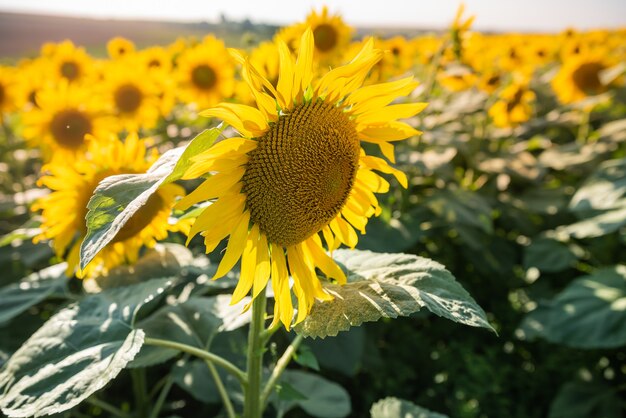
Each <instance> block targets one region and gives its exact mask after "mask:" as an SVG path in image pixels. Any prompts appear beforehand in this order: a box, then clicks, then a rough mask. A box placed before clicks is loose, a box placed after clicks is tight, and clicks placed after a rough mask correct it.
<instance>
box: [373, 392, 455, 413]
mask: <svg viewBox="0 0 626 418" xmlns="http://www.w3.org/2000/svg"><path fill="white" fill-rule="evenodd" d="M370 414H371V415H370V416H371V418H405V417H415V418H448V417H447V415H442V414H438V413H436V412H432V411H429V410H428V409H424V408H422V407H421V406H417V405H415V404H414V403H412V402H409V401H405V400H403V399H398V398H393V397H389V398H385V399H381V400H379V401H378V402H376V403H375V404H374V405H372V409H371V410H370Z"/></svg>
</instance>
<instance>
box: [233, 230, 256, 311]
mask: <svg viewBox="0 0 626 418" xmlns="http://www.w3.org/2000/svg"><path fill="white" fill-rule="evenodd" d="M258 241H259V226H258V225H253V226H252V229H251V230H250V234H249V235H248V238H247V239H246V246H245V247H244V249H243V254H242V255H241V274H240V275H239V282H238V283H237V287H235V291H234V292H233V298H232V299H231V301H230V304H231V305H235V304H237V303H239V302H241V300H242V299H243V298H244V297H245V296H246V295H247V294H248V292H250V289H251V288H252V284H253V283H254V272H255V270H256V250H257V242H258Z"/></svg>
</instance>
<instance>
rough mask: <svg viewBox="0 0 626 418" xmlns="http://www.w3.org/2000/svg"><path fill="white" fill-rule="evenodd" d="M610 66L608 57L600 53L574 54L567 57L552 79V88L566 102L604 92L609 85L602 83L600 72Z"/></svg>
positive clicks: (562, 101)
mask: <svg viewBox="0 0 626 418" xmlns="http://www.w3.org/2000/svg"><path fill="white" fill-rule="evenodd" d="M609 66H610V64H609V63H608V62H607V61H606V59H605V58H604V57H603V56H602V55H599V54H598V55H592V54H589V53H585V54H577V55H573V56H571V57H569V58H568V59H566V61H565V62H564V63H563V65H562V66H561V69H560V70H559V72H558V74H557V75H556V76H555V77H554V78H553V79H552V88H553V89H554V92H555V93H556V95H557V97H558V99H559V100H560V101H561V103H564V104H569V103H574V102H577V101H580V100H582V99H584V98H586V97H588V96H594V95H597V94H600V93H604V92H605V91H606V90H607V89H608V86H606V85H604V84H603V83H602V80H601V79H600V74H601V72H602V71H603V70H606V69H607V68H609Z"/></svg>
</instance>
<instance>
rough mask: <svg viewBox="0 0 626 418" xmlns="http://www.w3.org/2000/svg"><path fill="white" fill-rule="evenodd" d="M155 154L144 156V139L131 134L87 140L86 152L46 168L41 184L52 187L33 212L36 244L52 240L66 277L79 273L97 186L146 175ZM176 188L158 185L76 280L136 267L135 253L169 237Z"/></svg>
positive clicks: (173, 228)
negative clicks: (37, 215)
mask: <svg viewBox="0 0 626 418" xmlns="http://www.w3.org/2000/svg"><path fill="white" fill-rule="evenodd" d="M157 157H158V155H157V153H156V152H152V153H147V152H146V146H145V143H144V141H143V140H140V139H138V137H137V135H136V134H130V135H128V137H127V138H126V140H125V141H124V142H121V141H120V140H118V139H117V138H115V137H107V138H106V139H96V138H93V137H90V139H89V152H88V153H86V154H85V155H84V156H82V157H80V158H78V159H76V160H75V161H74V162H72V163H70V164H68V163H67V162H65V161H59V162H56V163H52V164H48V165H46V166H45V167H44V169H43V170H44V172H45V173H46V174H45V175H44V176H43V177H41V179H40V180H39V184H40V185H42V186H46V187H48V188H49V189H51V191H52V192H51V193H50V194H48V195H46V196H44V197H42V198H40V199H39V200H38V201H37V202H36V203H35V204H34V206H33V210H41V211H42V224H41V234H39V235H38V236H37V237H35V239H34V241H35V242H38V241H41V240H52V247H53V248H54V251H55V253H56V255H57V256H58V257H60V258H62V259H65V260H66V261H67V263H68V267H67V274H68V275H71V274H74V272H75V271H76V269H77V266H78V261H79V250H80V244H81V241H82V239H83V238H84V237H85V234H86V232H87V230H86V225H85V215H86V214H87V203H88V202H89V199H90V198H91V195H92V194H93V192H94V190H95V188H96V186H97V185H98V183H99V182H100V181H101V180H102V179H104V178H105V177H108V176H111V175H116V174H134V173H143V172H145V171H146V170H147V169H148V168H149V167H150V165H151V164H152V163H153V162H154V161H155V160H156V159H157ZM183 194H184V191H183V190H182V188H181V187H180V186H177V185H174V184H168V185H166V186H163V187H161V188H160V189H159V190H158V191H157V192H156V193H155V194H154V195H152V196H151V197H150V199H148V202H147V203H146V204H145V205H144V206H142V207H141V208H140V209H139V211H138V212H136V213H135V215H133V216H132V217H131V218H130V219H129V220H128V222H127V223H126V224H125V225H124V227H122V229H121V230H120V231H119V232H118V233H117V235H116V236H115V238H113V240H112V241H111V242H110V243H109V244H108V245H107V246H106V247H105V248H104V249H103V250H102V251H101V252H100V253H99V254H98V255H97V256H96V257H95V258H94V260H93V261H92V262H91V263H90V264H89V265H88V266H87V268H86V269H85V271H76V274H77V276H78V277H92V276H94V275H97V274H106V272H107V271H108V270H109V269H111V268H112V267H115V266H117V265H120V264H123V263H134V262H135V261H136V260H137V257H138V255H139V250H140V249H141V248H142V247H144V246H146V247H153V246H154V245H155V244H156V241H157V240H161V239H164V238H166V237H167V234H168V231H176V230H177V227H176V226H173V225H169V223H168V218H169V214H170V212H171V209H172V206H173V204H174V199H175V197H176V196H180V195H183Z"/></svg>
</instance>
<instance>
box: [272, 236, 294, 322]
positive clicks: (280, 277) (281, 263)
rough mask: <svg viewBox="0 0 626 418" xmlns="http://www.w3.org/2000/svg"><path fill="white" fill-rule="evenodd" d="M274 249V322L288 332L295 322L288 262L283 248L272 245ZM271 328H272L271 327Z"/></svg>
mask: <svg viewBox="0 0 626 418" xmlns="http://www.w3.org/2000/svg"><path fill="white" fill-rule="evenodd" d="M271 249H272V261H271V263H272V288H273V289H274V301H275V302H274V303H275V305H274V320H273V321H272V324H273V325H275V324H276V323H277V322H278V321H279V320H280V321H281V322H282V323H283V325H284V326H285V328H286V329H287V331H289V328H290V327H291V321H292V320H293V304H292V303H291V291H290V289H289V273H288V271H287V260H286V259H285V252H284V250H283V248H282V247H281V246H278V245H275V244H271ZM270 328H271V326H270Z"/></svg>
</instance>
